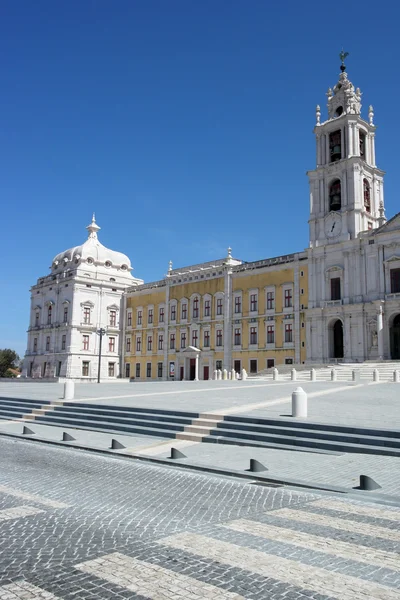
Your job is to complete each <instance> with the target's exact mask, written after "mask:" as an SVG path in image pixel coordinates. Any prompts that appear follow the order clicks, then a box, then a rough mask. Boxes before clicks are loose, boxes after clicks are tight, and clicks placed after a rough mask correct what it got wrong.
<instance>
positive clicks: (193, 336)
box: [192, 329, 199, 348]
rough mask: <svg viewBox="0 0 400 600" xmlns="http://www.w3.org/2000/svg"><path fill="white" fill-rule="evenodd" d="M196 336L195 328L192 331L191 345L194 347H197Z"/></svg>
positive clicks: (197, 334)
mask: <svg viewBox="0 0 400 600" xmlns="http://www.w3.org/2000/svg"><path fill="white" fill-rule="evenodd" d="M198 336H199V332H198V331H197V329H195V330H194V331H192V346H194V347H195V348H197V342H198Z"/></svg>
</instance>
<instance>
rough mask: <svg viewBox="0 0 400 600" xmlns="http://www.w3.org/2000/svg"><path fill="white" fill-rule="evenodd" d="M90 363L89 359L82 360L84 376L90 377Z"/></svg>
mask: <svg viewBox="0 0 400 600" xmlns="http://www.w3.org/2000/svg"><path fill="white" fill-rule="evenodd" d="M89 364H90V363H89V361H88V360H84V361H83V362H82V377H89Z"/></svg>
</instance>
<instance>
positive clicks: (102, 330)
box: [96, 327, 106, 383]
mask: <svg viewBox="0 0 400 600" xmlns="http://www.w3.org/2000/svg"><path fill="white" fill-rule="evenodd" d="M96 333H97V335H99V336H100V344H99V370H98V372H97V383H100V369H101V343H102V340H103V335H105V334H106V330H105V329H103V328H102V327H101V328H100V329H98V330H97V331H96Z"/></svg>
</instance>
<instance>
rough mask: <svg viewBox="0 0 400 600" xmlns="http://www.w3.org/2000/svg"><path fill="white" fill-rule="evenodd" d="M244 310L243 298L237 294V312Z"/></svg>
mask: <svg viewBox="0 0 400 600" xmlns="http://www.w3.org/2000/svg"><path fill="white" fill-rule="evenodd" d="M241 312H242V299H241V297H240V296H236V298H235V314H237V315H238V314H240V313H241Z"/></svg>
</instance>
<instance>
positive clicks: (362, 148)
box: [360, 131, 365, 158]
mask: <svg viewBox="0 0 400 600" xmlns="http://www.w3.org/2000/svg"><path fill="white" fill-rule="evenodd" d="M360 157H361V158H365V133H362V132H361V131H360Z"/></svg>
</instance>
